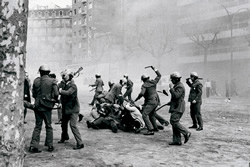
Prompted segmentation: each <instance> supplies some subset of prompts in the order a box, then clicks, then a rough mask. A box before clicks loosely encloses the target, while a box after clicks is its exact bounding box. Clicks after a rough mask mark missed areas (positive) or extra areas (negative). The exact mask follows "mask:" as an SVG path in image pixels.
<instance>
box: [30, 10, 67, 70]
mask: <svg viewBox="0 0 250 167" xmlns="http://www.w3.org/2000/svg"><path fill="white" fill-rule="evenodd" d="M71 15H72V14H71V7H67V8H60V7H55V8H52V9H51V8H48V7H46V6H45V7H38V8H36V9H31V10H30V11H29V17H28V40H27V64H29V65H28V66H27V70H28V71H34V69H35V70H37V69H38V67H39V66H40V65H41V64H48V65H50V66H51V68H52V71H53V72H59V71H60V70H62V69H61V67H64V66H65V65H67V64H70V63H72V57H71V52H72V16H71Z"/></svg>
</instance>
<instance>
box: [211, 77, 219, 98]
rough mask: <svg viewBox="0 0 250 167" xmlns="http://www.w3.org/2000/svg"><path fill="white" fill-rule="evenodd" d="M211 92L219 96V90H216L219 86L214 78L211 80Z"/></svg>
mask: <svg viewBox="0 0 250 167" xmlns="http://www.w3.org/2000/svg"><path fill="white" fill-rule="evenodd" d="M211 86H212V87H211V94H212V95H213V96H218V93H217V90H216V87H217V85H216V81H214V80H212V81H211Z"/></svg>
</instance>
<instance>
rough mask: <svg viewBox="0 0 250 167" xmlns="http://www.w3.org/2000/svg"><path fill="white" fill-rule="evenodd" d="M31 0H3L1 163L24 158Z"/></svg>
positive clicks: (14, 165)
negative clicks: (27, 51) (24, 112)
mask: <svg viewBox="0 0 250 167" xmlns="http://www.w3.org/2000/svg"><path fill="white" fill-rule="evenodd" d="M27 17H28V0H1V1H0V37H1V38H0V95H1V98H0V167H6V166H8V167H20V166H23V162H24V144H25V143H24V127H23V83H24V67H25V54H26V39H27V19H28V18H27Z"/></svg>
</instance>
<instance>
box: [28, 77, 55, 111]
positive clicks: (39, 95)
mask: <svg viewBox="0 0 250 167" xmlns="http://www.w3.org/2000/svg"><path fill="white" fill-rule="evenodd" d="M58 95H59V92H58V87H57V83H56V80H55V79H54V78H51V77H49V76H48V75H43V76H42V77H38V78H36V79H35V80H34V83H33V87H32V96H33V97H34V98H35V106H36V108H37V109H38V110H39V111H48V109H47V108H46V107H44V106H42V105H41V103H40V100H41V99H46V100H48V101H56V99H57V98H58Z"/></svg>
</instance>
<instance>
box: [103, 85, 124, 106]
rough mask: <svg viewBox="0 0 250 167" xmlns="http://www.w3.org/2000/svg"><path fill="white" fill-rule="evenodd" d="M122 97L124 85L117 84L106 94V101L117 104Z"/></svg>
mask: <svg viewBox="0 0 250 167" xmlns="http://www.w3.org/2000/svg"><path fill="white" fill-rule="evenodd" d="M120 95H122V85H121V84H120V83H117V84H114V85H113V86H112V88H111V90H110V91H109V92H108V93H107V94H106V96H105V99H107V100H108V101H110V102H111V103H115V101H116V100H117V99H118V97H119V96H120Z"/></svg>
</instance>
